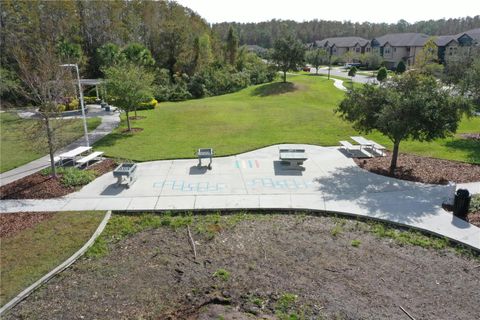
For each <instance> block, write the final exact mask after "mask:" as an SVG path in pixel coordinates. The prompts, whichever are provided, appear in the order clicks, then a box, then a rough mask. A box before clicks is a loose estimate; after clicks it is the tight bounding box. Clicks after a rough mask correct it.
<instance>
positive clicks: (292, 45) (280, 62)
mask: <svg viewBox="0 0 480 320" xmlns="http://www.w3.org/2000/svg"><path fill="white" fill-rule="evenodd" d="M273 50H274V51H273V54H272V59H273V61H275V63H276V64H277V66H278V69H279V70H280V71H282V72H283V82H287V72H288V71H289V70H295V69H296V68H297V67H299V66H301V65H302V63H303V59H304V56H305V48H304V46H303V45H302V43H301V42H300V41H298V40H297V39H296V38H294V37H293V36H292V35H288V36H286V37H284V38H281V39H278V40H277V41H275V44H274V46H273Z"/></svg>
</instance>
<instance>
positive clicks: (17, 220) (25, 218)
mask: <svg viewBox="0 0 480 320" xmlns="http://www.w3.org/2000/svg"><path fill="white" fill-rule="evenodd" d="M54 214H55V213H54V212H41V213H40V212H15V213H3V214H0V239H2V238H6V237H11V236H13V235H15V234H17V233H18V232H20V231H22V230H25V229H29V228H32V227H33V226H35V225H37V224H38V223H40V222H42V221H45V220H48V219H51V218H52V217H53V216H54Z"/></svg>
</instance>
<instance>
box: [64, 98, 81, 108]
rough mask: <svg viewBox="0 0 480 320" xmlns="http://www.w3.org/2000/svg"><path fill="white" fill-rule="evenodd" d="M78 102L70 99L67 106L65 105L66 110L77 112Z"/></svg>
mask: <svg viewBox="0 0 480 320" xmlns="http://www.w3.org/2000/svg"><path fill="white" fill-rule="evenodd" d="M79 105H80V103H79V101H78V99H72V100H71V101H70V102H69V103H68V104H67V110H69V111H71V110H77V109H79Z"/></svg>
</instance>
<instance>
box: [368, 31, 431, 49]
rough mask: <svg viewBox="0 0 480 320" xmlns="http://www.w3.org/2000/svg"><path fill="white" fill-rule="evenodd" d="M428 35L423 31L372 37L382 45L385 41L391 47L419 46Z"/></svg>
mask: <svg viewBox="0 0 480 320" xmlns="http://www.w3.org/2000/svg"><path fill="white" fill-rule="evenodd" d="M429 38H430V36H428V35H426V34H424V33H413V32H412V33H390V34H386V35H384V36H381V37H377V38H374V39H373V40H372V41H376V42H378V44H379V45H380V46H381V47H383V46H384V45H385V44H386V43H387V42H388V43H389V44H390V45H391V46H393V47H421V46H423V45H424V44H425V42H427V40H428V39H429Z"/></svg>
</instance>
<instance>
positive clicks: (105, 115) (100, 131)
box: [0, 111, 120, 186]
mask: <svg viewBox="0 0 480 320" xmlns="http://www.w3.org/2000/svg"><path fill="white" fill-rule="evenodd" d="M95 116H99V117H101V119H102V123H101V124H100V125H99V126H98V127H97V128H96V129H95V130H93V131H91V132H89V133H88V139H89V141H90V145H92V144H94V143H95V142H96V141H98V140H100V139H101V138H103V137H105V136H106V135H107V134H109V133H110V132H112V130H113V129H115V128H116V127H117V126H118V125H119V123H120V115H119V113H118V112H115V113H113V112H104V111H103V112H95ZM79 146H85V138H84V137H83V136H82V137H81V138H79V139H78V140H76V141H74V142H72V143H71V144H69V145H68V146H66V147H64V148H62V149H61V150H59V151H57V152H56V154H59V153H63V152H66V151H68V150H72V149H75V148H76V147H79ZM48 166H50V156H49V155H46V156H43V157H41V158H39V159H36V160H33V161H31V162H29V163H27V164H24V165H22V166H20V167H17V168H15V169H12V170H10V171H6V172H4V173H1V174H0V186H3V185H6V184H8V183H10V182H13V181H15V180H18V179H21V178H23V177H26V176H28V175H30V174H33V173H35V172H37V171H39V170H41V169H43V168H46V167H48Z"/></svg>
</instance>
